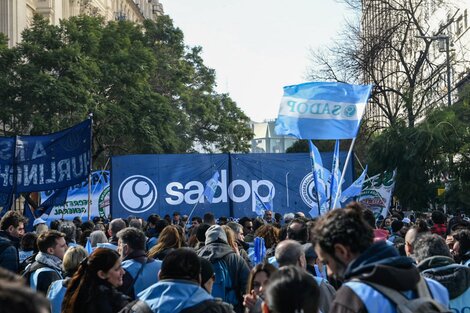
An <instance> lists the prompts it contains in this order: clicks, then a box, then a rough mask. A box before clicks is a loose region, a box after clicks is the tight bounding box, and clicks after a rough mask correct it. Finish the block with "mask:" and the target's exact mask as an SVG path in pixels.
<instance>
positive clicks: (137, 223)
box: [129, 218, 143, 229]
mask: <svg viewBox="0 0 470 313" xmlns="http://www.w3.org/2000/svg"><path fill="white" fill-rule="evenodd" d="M129 227H134V228H137V229H142V228H143V227H142V220H141V219H139V218H133V219H131V220H130V221H129Z"/></svg>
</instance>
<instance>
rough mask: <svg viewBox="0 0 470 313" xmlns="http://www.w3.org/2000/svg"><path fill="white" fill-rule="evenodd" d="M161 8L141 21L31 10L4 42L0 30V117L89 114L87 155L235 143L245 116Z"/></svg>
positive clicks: (23, 123)
mask: <svg viewBox="0 0 470 313" xmlns="http://www.w3.org/2000/svg"><path fill="white" fill-rule="evenodd" d="M183 39H184V37H183V33H182V32H181V30H179V29H178V28H176V27H174V26H173V24H172V21H171V19H170V18H169V17H167V16H163V17H161V18H159V19H158V21H157V22H151V21H146V22H145V23H144V25H141V26H139V25H135V24H133V23H130V22H126V21H120V22H110V23H107V24H106V23H104V21H103V19H101V18H96V17H89V16H80V17H73V18H71V19H69V20H64V21H62V22H61V24H60V25H59V26H54V25H49V24H48V22H47V21H45V20H44V19H42V18H41V17H39V16H35V17H34V21H33V24H32V26H31V27H30V28H29V29H26V30H25V31H24V33H23V41H22V42H21V43H20V44H19V45H18V46H16V47H14V48H11V49H9V48H8V47H7V46H6V41H5V38H3V37H2V38H0V104H1V107H2V110H1V112H0V121H1V122H2V124H3V126H4V131H6V132H7V133H8V132H9V133H11V134H28V133H29V134H44V133H49V132H52V131H57V130H59V129H63V128H66V127H69V126H71V125H73V124H75V123H77V122H79V121H81V120H83V119H85V118H86V117H87V115H88V113H90V112H92V113H93V114H94V125H93V134H94V140H93V158H94V160H95V161H98V163H101V164H103V162H105V161H106V159H107V157H108V156H110V155H115V154H127V153H184V152H192V151H193V148H194V147H195V146H196V145H197V146H200V147H202V148H203V149H206V150H208V151H211V150H214V149H218V150H220V151H223V152H244V151H247V150H248V149H249V141H250V139H251V138H252V137H253V134H252V132H251V130H250V128H249V126H248V122H249V119H248V117H247V116H246V115H245V114H244V113H243V112H242V111H241V110H240V109H239V108H238V107H237V106H236V104H235V103H234V102H233V101H232V100H231V99H230V97H229V96H227V95H224V94H217V93H216V92H215V90H214V88H215V72H214V70H213V69H210V68H207V67H206V66H205V65H204V63H203V60H202V58H201V56H200V54H201V48H199V47H194V48H188V47H186V46H185V45H184V41H183Z"/></svg>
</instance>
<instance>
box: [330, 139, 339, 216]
mask: <svg viewBox="0 0 470 313" xmlns="http://www.w3.org/2000/svg"><path fill="white" fill-rule="evenodd" d="M340 179H341V170H340V169H339V140H336V143H335V150H334V152H333V164H332V166H331V179H330V180H331V181H330V210H331V209H334V208H333V206H334V205H335V203H334V201H335V199H336V197H337V196H338V197H339V196H340V195H341V186H340V185H339V180H340Z"/></svg>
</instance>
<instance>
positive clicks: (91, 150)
mask: <svg viewBox="0 0 470 313" xmlns="http://www.w3.org/2000/svg"><path fill="white" fill-rule="evenodd" d="M88 118H89V119H90V121H91V123H90V127H91V129H90V168H89V169H88V220H90V218H91V169H92V168H93V165H92V163H93V113H90V114H89V115H88Z"/></svg>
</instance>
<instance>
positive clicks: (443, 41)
mask: <svg viewBox="0 0 470 313" xmlns="http://www.w3.org/2000/svg"><path fill="white" fill-rule="evenodd" d="M416 38H423V39H429V40H431V41H434V40H438V41H439V52H444V51H445V52H446V63H447V105H448V106H451V105H452V100H451V97H450V90H451V85H450V53H449V51H450V49H449V36H448V35H437V36H416Z"/></svg>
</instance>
